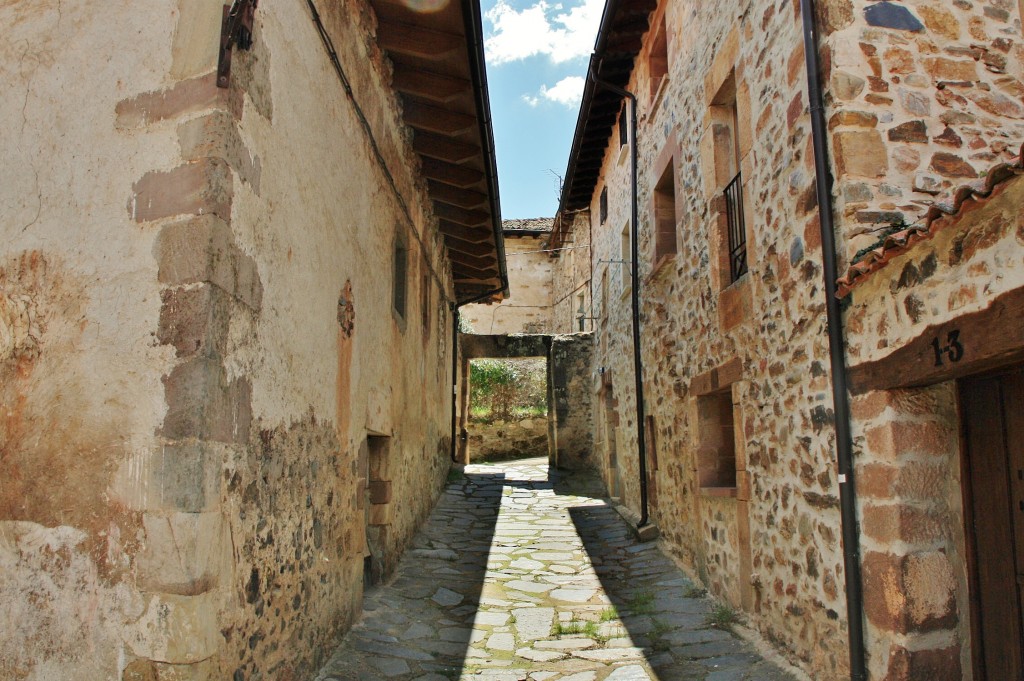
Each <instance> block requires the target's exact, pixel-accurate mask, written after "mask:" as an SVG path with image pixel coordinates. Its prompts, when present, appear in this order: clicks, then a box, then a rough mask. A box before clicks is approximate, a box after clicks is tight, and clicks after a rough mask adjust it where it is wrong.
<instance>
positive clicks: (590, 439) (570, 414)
mask: <svg viewBox="0 0 1024 681" xmlns="http://www.w3.org/2000/svg"><path fill="white" fill-rule="evenodd" d="M593 342H594V338H593V335H592V334H589V333H577V334H572V335H566V336H554V337H553V338H552V339H551V354H550V355H549V357H548V373H549V381H550V393H549V394H550V395H551V397H550V402H551V404H550V406H549V407H548V409H549V413H551V414H552V415H553V421H554V436H555V442H554V444H555V463H556V464H557V466H558V467H559V468H567V469H582V468H591V467H593V466H594V459H593V447H594V423H593V405H592V400H591V391H590V371H591V360H592V347H593Z"/></svg>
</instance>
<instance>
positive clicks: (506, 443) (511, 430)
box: [468, 416, 549, 462]
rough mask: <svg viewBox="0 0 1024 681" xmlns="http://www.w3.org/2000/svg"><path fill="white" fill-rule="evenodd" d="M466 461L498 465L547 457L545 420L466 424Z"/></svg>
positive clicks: (543, 418)
mask: <svg viewBox="0 0 1024 681" xmlns="http://www.w3.org/2000/svg"><path fill="white" fill-rule="evenodd" d="M468 430H469V460H470V462H474V461H498V460H500V459H511V458H518V457H524V456H544V457H546V456H547V455H548V447H549V445H548V419H547V417H545V416H539V417H536V418H522V419H510V420H508V421H502V420H496V421H493V422H490V423H488V422H486V421H475V420H472V419H471V420H470V421H469V428H468Z"/></svg>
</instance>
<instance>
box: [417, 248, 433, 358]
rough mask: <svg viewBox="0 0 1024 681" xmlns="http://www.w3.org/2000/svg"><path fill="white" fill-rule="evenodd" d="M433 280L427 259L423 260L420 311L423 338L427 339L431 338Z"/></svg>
mask: <svg viewBox="0 0 1024 681" xmlns="http://www.w3.org/2000/svg"><path fill="white" fill-rule="evenodd" d="M432 284H433V281H432V280H431V278H430V268H429V267H427V263H426V261H424V262H423V276H422V277H420V305H421V306H422V310H421V311H420V315H421V319H420V321H421V322H422V323H423V339H424V340H427V339H429V338H430V307H431V304H432V302H433V298H434V295H433V286H432Z"/></svg>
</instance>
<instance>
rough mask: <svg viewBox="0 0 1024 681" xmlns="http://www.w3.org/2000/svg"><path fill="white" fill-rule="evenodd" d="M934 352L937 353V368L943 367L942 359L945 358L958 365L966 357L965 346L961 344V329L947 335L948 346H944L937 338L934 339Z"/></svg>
mask: <svg viewBox="0 0 1024 681" xmlns="http://www.w3.org/2000/svg"><path fill="white" fill-rule="evenodd" d="M932 350H934V351H935V366H937V367H940V366H942V359H943V357H945V358H946V359H948V360H949V361H950V362H952V363H954V364H956V363H957V362H959V361H960V360H961V359H963V356H964V346H963V344H961V343H960V329H953V330H952V331H950V332H949V333H947V334H946V344H945V345H943V344H942V342H941V341H940V340H939V337H938V336H936V337H935V338H932Z"/></svg>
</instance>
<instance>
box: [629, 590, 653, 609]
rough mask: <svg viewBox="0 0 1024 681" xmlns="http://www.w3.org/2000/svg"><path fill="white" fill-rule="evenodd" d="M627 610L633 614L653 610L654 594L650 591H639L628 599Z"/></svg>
mask: <svg viewBox="0 0 1024 681" xmlns="http://www.w3.org/2000/svg"><path fill="white" fill-rule="evenodd" d="M629 611H630V612H631V613H633V614H634V615H648V614H650V613H652V612H654V594H652V593H651V592H650V591H639V592H637V593H635V594H633V597H632V598H631V599H629Z"/></svg>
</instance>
